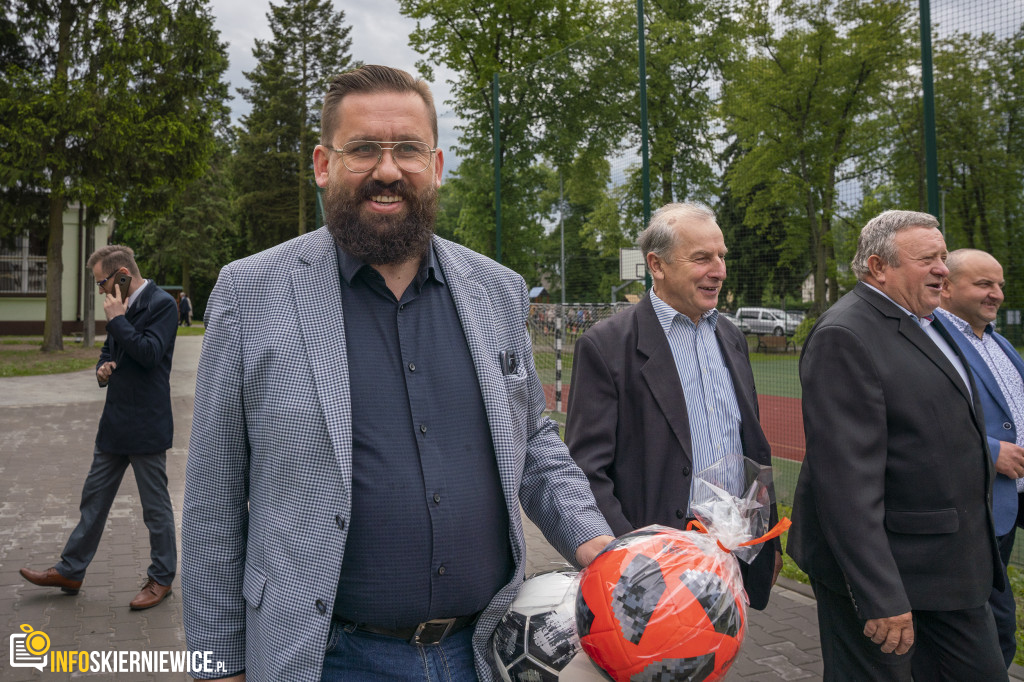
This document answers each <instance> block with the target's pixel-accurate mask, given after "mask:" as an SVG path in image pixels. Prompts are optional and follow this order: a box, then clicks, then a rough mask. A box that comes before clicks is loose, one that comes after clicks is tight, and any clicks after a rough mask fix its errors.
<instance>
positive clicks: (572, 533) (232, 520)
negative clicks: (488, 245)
mask: <svg viewBox="0 0 1024 682" xmlns="http://www.w3.org/2000/svg"><path fill="white" fill-rule="evenodd" d="M434 246H435V248H436V251H437V256H438V259H439V261H440V263H441V267H442V268H443V269H444V273H445V277H446V278H447V280H448V283H449V286H450V288H451V293H452V298H453V299H454V301H455V308H456V310H457V311H458V314H459V319H460V320H461V321H462V328H463V331H464V332H465V334H466V341H467V342H468V345H469V349H470V353H471V355H472V357H473V365H474V367H475V368H476V372H477V376H478V377H479V381H480V388H481V391H482V394H483V401H484V406H485V409H486V413H487V419H488V422H489V426H490V430H491V434H492V437H493V439H494V453H495V457H496V458H497V464H498V471H499V473H500V476H501V486H502V490H503V492H504V496H505V502H506V506H507V508H508V516H509V536H510V538H509V539H510V542H511V545H512V554H513V558H514V560H515V565H516V572H515V578H514V579H513V580H512V581H511V582H510V583H508V584H507V585H506V586H505V587H503V588H502V589H501V590H500V591H499V592H498V593H497V594H496V595H495V596H494V598H493V600H492V601H491V603H490V605H489V606H488V607H487V609H486V610H485V611H484V612H483V614H482V615H481V617H480V620H479V621H478V623H477V626H476V632H475V634H474V636H473V646H474V649H475V654H476V664H477V672H478V674H479V675H480V678H481V679H483V680H490V679H494V678H495V677H496V673H495V671H494V670H493V668H492V667H491V664H490V662H489V661H490V655H489V653H488V650H489V647H488V642H489V639H490V636H491V634H492V633H493V631H494V628H495V626H496V625H497V622H498V620H499V619H500V618H501V616H502V615H503V614H504V612H505V610H506V608H507V607H508V604H509V603H510V602H511V601H512V599H513V598H514V597H515V594H516V593H517V591H518V589H519V586H520V584H521V583H522V580H523V572H524V562H525V552H526V545H525V540H524V536H523V527H522V520H521V517H520V505H521V506H522V509H523V510H525V512H526V513H527V515H528V516H529V517H530V518H531V519H532V520H533V521H534V522H535V523H536V524H537V525H538V526H539V527H540V529H541V530H542V531H543V532H544V535H545V536H546V537H547V539H548V540H549V541H550V542H551V543H552V545H554V547H555V548H556V549H557V550H558V551H559V552H561V553H562V555H564V556H566V557H568V558H572V557H573V555H574V553H575V550H576V548H577V547H578V546H579V545H581V544H582V543H584V542H586V541H587V540H590V539H591V538H593V537H596V536H598V535H602V534H610V532H611V531H610V529H609V528H608V525H607V524H606V523H605V521H604V518H603V517H602V516H601V514H600V512H599V511H598V509H597V506H596V504H595V503H594V498H593V496H592V494H591V492H590V486H589V485H588V483H587V480H586V478H585V477H584V476H583V474H582V472H581V471H580V470H579V469H578V468H577V467H576V465H575V464H574V463H573V462H572V460H571V459H570V458H569V455H568V451H567V450H566V448H565V446H564V445H563V444H562V441H561V440H560V439H559V437H558V431H557V426H556V425H555V424H554V423H553V422H552V421H550V420H548V419H545V418H543V417H542V412H543V410H544V394H543V390H542V389H541V385H540V381H539V380H538V378H537V373H536V369H535V368H534V364H533V352H532V348H531V343H530V337H529V334H528V333H527V328H526V314H527V311H528V309H529V299H528V297H527V293H526V285H525V282H524V281H523V279H522V278H521V277H519V275H517V274H515V273H514V272H512V271H510V270H508V269H507V268H504V267H502V266H500V265H498V264H497V263H495V262H494V261H492V260H490V259H488V258H485V257H484V256H481V255H479V254H477V253H474V252H472V251H469V250H467V249H465V248H463V247H461V246H458V245H456V244H453V243H451V242H448V241H445V240H443V239H440V238H435V239H434ZM337 281H338V267H337V258H336V256H335V251H334V243H333V241H332V238H331V236H330V234H329V233H328V232H327V230H326V229H325V228H321V229H319V230H317V231H316V232H312V233H310V234H307V235H304V236H302V237H298V238H297V239H293V240H291V241H289V242H286V243H284V244H281V245H279V246H277V247H274V248H272V249H270V250H268V251H264V252H262V253H259V254H256V255H254V256H250V257H248V258H245V259H243V260H240V261H236V262H234V263H231V264H229V265H227V266H226V267H225V268H224V269H223V270H222V271H221V274H220V278H219V280H218V282H217V285H216V287H215V288H214V290H213V293H212V295H211V297H210V300H209V302H208V304H207V308H206V336H205V338H204V339H203V351H202V356H201V358H200V361H199V374H198V378H197V382H196V398H195V416H194V420H193V424H192V437H191V439H190V441H189V457H188V467H187V471H186V479H185V503H184V509H183V518H182V529H181V538H182V556H181V591H182V600H183V606H184V620H185V633H186V637H187V641H188V648H189V650H192V651H211V652H213V660H216V661H221V662H223V663H224V668H223V669H222V671H221V672H219V673H211V674H210V675H208V677H219V676H223V675H225V674H228V673H232V672H236V671H240V670H242V669H243V668H244V669H245V671H246V677H247V679H248V680H252V681H260V680H267V681H270V682H279V681H280V680H294V681H301V680H310V681H313V680H319V679H320V672H321V667H322V663H323V656H324V649H325V646H326V643H327V637H328V632H329V629H330V622H331V610H332V607H333V604H334V597H335V593H336V591H337V582H338V575H339V571H340V568H341V563H342V561H343V559H344V555H345V539H346V535H347V532H348V519H349V517H350V514H351V508H352V500H351V494H352V424H351V416H352V413H351V405H350V399H349V374H348V368H347V365H346V350H345V320H344V315H343V314H342V304H341V292H340V288H339V286H338V285H337ZM502 350H514V351H515V352H516V354H517V356H518V357H519V358H521V359H522V362H521V363H520V365H519V367H518V368H517V370H516V372H515V373H514V374H511V375H508V376H503V375H502V371H501V366H500V364H499V352H500V351H502ZM380 535H381V561H394V560H398V557H399V556H400V548H394V547H388V545H387V538H388V533H387V529H386V528H382V529H381V534H380Z"/></svg>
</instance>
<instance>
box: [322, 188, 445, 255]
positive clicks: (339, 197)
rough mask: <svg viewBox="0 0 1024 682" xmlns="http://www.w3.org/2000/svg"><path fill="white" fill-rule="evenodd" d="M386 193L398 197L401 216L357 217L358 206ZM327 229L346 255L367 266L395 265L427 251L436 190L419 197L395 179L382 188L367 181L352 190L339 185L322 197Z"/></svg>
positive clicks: (425, 191) (430, 235) (431, 234)
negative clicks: (400, 201) (367, 264)
mask: <svg viewBox="0 0 1024 682" xmlns="http://www.w3.org/2000/svg"><path fill="white" fill-rule="evenodd" d="M385 190H390V191H391V192H393V193H394V194H397V195H398V196H400V197H402V199H403V200H404V202H405V206H406V211H405V215H404V216H390V215H373V214H371V215H369V216H368V217H363V216H361V215H360V214H359V208H360V204H361V203H362V202H363V201H365V200H367V199H369V198H370V197H371V196H375V195H379V194H383V193H384V191H385ZM324 204H325V205H324V212H325V213H326V215H325V220H326V222H327V229H328V230H329V231H330V233H331V234H332V235H333V236H334V239H335V241H337V242H338V245H339V246H341V248H342V249H344V250H345V251H346V252H347V253H349V254H350V255H352V256H355V257H356V258H358V259H359V260H361V261H363V262H364V263H369V264H370V265H396V264H399V263H405V262H407V261H409V260H412V259H414V258H420V257H422V256H423V254H425V253H426V252H427V245H428V244H430V238H431V237H432V236H433V235H434V221H435V218H436V217H437V188H436V187H434V186H433V185H431V186H430V187H429V188H428V189H426V190H424V191H423V192H421V193H420V194H416V193H414V192H413V191H411V190H410V189H409V187H408V185H406V184H405V183H404V182H402V181H401V180H396V181H395V182H393V183H391V184H390V185H385V184H383V183H381V182H379V181H377V180H370V181H368V182H366V183H365V184H363V185H361V186H360V187H358V188H356V189H355V190H354V191H346V188H345V187H343V186H342V185H341V184H340V183H339V184H335V185H334V186H333V187H331V186H329V187H328V188H327V192H326V193H325V194H324Z"/></svg>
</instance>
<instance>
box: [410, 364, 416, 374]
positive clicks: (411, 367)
mask: <svg viewBox="0 0 1024 682" xmlns="http://www.w3.org/2000/svg"><path fill="white" fill-rule="evenodd" d="M409 371H410V372H415V371H416V363H415V362H410V363H409Z"/></svg>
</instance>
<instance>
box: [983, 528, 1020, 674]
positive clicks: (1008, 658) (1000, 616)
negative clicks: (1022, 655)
mask: <svg viewBox="0 0 1024 682" xmlns="http://www.w3.org/2000/svg"><path fill="white" fill-rule="evenodd" d="M1016 532H1017V528H1016V526H1015V527H1013V528H1011V529H1010V532H1009V533H1007V534H1006V535H1000V536H999V537H997V538H996V544H997V545H998V546H999V558H1000V559H1002V562H1003V565H1002V566H1001V567H1000V568H1001V569H1002V571H1003V581H1004V584H1003V589H1002V590H997V589H996V588H994V587H993V588H992V594H991V595H989V598H988V605H989V606H990V607H992V615H993V617H995V619H996V631H997V632H999V648H1000V649H1002V651H1003V662H1004V663H1006V667H1007V668H1009V667H1010V664H1011V663H1013V656H1014V654H1016V653H1017V603H1016V602H1015V601H1014V599H1013V590H1012V589H1010V578H1009V577H1008V576H1007V575H1006V567H1007V565H1008V564H1009V563H1010V553H1011V552H1013V538H1014V535H1015V533H1016Z"/></svg>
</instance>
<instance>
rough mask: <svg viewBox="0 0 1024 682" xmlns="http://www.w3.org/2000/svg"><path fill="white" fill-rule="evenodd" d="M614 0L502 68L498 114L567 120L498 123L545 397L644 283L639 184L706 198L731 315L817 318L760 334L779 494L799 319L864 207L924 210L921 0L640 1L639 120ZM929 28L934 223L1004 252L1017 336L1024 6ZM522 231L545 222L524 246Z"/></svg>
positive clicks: (629, 46)
mask: <svg viewBox="0 0 1024 682" xmlns="http://www.w3.org/2000/svg"><path fill="white" fill-rule="evenodd" d="M609 11H610V12H611V10H609ZM616 11H619V12H621V14H620V15H619V16H612V15H611V14H609V16H606V17H594V18H592V23H593V26H594V29H593V32H592V33H590V34H588V35H586V36H584V37H582V38H580V39H579V40H577V41H575V42H574V43H572V44H571V45H567V46H563V47H561V48H560V49H559V50H557V51H556V52H553V53H552V54H551V55H548V56H546V57H544V58H542V59H540V60H538V61H537V62H536V63H535V64H533V65H529V66H525V67H522V68H518V69H515V70H512V71H510V72H508V73H502V74H500V77H499V79H498V88H499V90H500V99H501V102H502V106H503V107H506V109H505V111H507V108H508V107H516V106H521V105H522V103H523V102H525V101H527V98H525V96H524V95H523V93H526V92H529V91H531V89H534V90H537V89H538V88H539V91H541V92H554V93H557V94H558V109H557V114H556V116H553V117H552V116H549V117H548V118H544V112H543V111H542V110H543V106H542V105H538V109H537V110H538V112H540V114H539V115H538V116H537V117H535V118H534V119H533V120H532V121H531V122H530V123H529V124H527V125H524V126H522V127H521V128H519V129H517V128H516V127H515V125H509V126H508V127H507V128H505V129H503V130H502V131H501V135H502V139H503V144H505V145H506V148H505V152H504V154H505V155H504V157H503V166H502V179H501V182H502V207H503V211H504V216H505V221H506V222H505V226H504V230H505V234H506V235H507V236H506V239H507V242H506V244H507V247H506V249H507V250H506V253H510V254H513V255H512V256H511V258H512V261H513V262H512V263H510V264H511V265H512V266H513V267H515V268H516V269H518V270H519V271H520V272H523V273H524V276H526V278H527V281H528V282H529V284H530V285H531V286H533V287H535V290H536V291H537V292H538V293H537V296H536V298H535V299H534V300H535V304H534V306H533V312H532V315H531V321H530V329H531V334H532V335H533V339H534V350H535V356H536V364H537V368H538V371H539V372H540V375H541V380H542V382H543V384H544V388H545V392H546V393H547V397H548V408H549V409H550V410H552V411H553V413H555V414H556V416H557V415H558V413H560V412H561V413H564V411H565V408H566V406H567V404H568V401H569V400H571V399H572V387H571V385H570V377H571V371H572V358H573V346H574V343H575V340H576V339H577V338H578V337H579V335H580V334H581V333H583V332H584V331H585V330H586V329H588V328H589V327H590V326H592V325H593V324H595V323H596V322H598V321H600V320H602V319H605V318H607V317H608V316H610V315H612V314H614V312H616V311H618V310H620V309H622V308H623V306H628V305H630V303H631V302H635V301H636V300H637V299H638V297H639V296H642V295H643V293H644V288H643V283H642V282H632V283H629V282H627V281H624V280H622V279H620V276H619V273H618V262H619V259H618V256H617V254H618V250H619V249H620V248H628V247H631V246H633V245H634V244H635V239H636V236H637V234H638V233H639V231H640V230H641V229H642V227H643V213H644V212H643V204H644V190H645V187H649V189H647V198H648V200H649V203H650V206H651V207H652V208H653V209H656V208H658V207H659V206H661V205H663V204H665V203H668V202H672V201H700V202H703V203H705V204H707V205H709V206H711V207H713V208H714V209H715V211H716V214H717V216H718V220H719V224H720V225H721V227H722V229H723V232H724V234H725V240H726V245H727V246H728V248H729V258H728V278H727V280H726V282H725V287H724V290H723V294H722V296H721V298H720V308H721V310H723V311H729V312H735V311H737V310H738V309H740V308H744V307H747V308H749V307H765V308H774V309H780V310H782V311H786V313H790V312H797V313H798V314H799V316H800V317H805V318H806V321H805V322H804V323H803V326H801V327H798V326H797V325H792V326H790V325H783V326H784V327H785V331H784V332H783V335H782V336H783V338H784V339H785V340H784V341H782V342H779V341H771V340H770V339H767V338H766V337H768V336H771V335H772V334H771V333H768V332H761V333H757V332H756V331H753V330H752V331H751V332H750V333H748V336H747V338H748V344H749V348H750V351H751V354H750V359H751V365H752V367H753V371H754V377H755V381H756V385H757V391H758V394H759V400H760V415H761V421H762V426H763V427H764V430H765V433H766V435H767V436H768V439H769V441H770V442H771V445H772V451H773V459H774V466H775V480H776V486H777V493H778V498H779V500H780V501H782V502H784V503H786V504H791V501H792V494H793V490H794V488H795V485H796V480H797V476H798V474H799V471H800V463H801V462H802V460H803V455H804V437H803V424H802V417H801V403H800V401H801V389H800V382H799V375H798V362H799V352H800V343H801V339H802V338H803V336H804V332H806V330H807V329H809V327H810V325H811V324H812V323H813V321H814V320H815V319H816V316H817V315H818V314H820V312H821V311H823V310H825V309H827V308H828V307H829V306H830V305H832V304H833V303H835V301H837V300H838V299H839V297H840V296H842V295H843V294H844V293H845V292H846V291H849V290H850V288H852V286H853V285H854V283H855V279H854V277H853V275H852V274H851V273H850V271H849V266H848V264H849V262H850V259H851V258H852V256H853V253H854V251H855V249H856V240H857V236H858V234H859V231H860V228H861V227H862V226H863V225H864V224H865V223H866V222H867V220H868V219H869V218H870V217H872V216H874V215H877V214H878V213H880V212H881V211H883V210H886V209H888V208H903V209H911V210H922V211H927V210H928V206H929V204H928V196H927V195H928V192H927V182H926V159H927V157H928V155H929V151H930V150H929V149H928V148H926V135H925V130H924V114H923V104H922V89H923V84H922V52H921V34H920V23H919V21H920V14H919V3H917V2H905V1H900V0H833V1H831V2H824V1H817V0H797V1H795V2H787V3H777V2H767V1H765V0H736V1H732V0H712V1H709V2H704V3H657V2H653V1H650V2H647V4H646V8H645V15H644V27H645V39H646V65H647V102H646V104H647V107H646V109H647V113H648V129H647V130H646V131H645V130H644V129H643V126H642V125H641V120H640V112H641V109H642V106H641V105H642V103H641V102H640V101H639V96H638V90H637V88H636V86H635V84H636V83H637V82H638V80H637V76H636V64H637V52H636V50H637V36H636V27H637V18H636V15H635V14H634V15H633V16H632V18H630V17H629V16H628V10H627V9H622V8H619V9H618V10H616ZM631 22H632V23H631ZM931 35H932V62H933V71H934V92H935V129H936V145H935V148H934V152H935V154H936V156H937V159H938V185H939V195H940V199H941V200H940V205H939V210H938V217H939V219H940V222H941V224H942V227H943V231H944V234H945V237H946V242H947V246H948V248H949V249H950V250H953V249H957V248H963V247H971V248H979V249H982V250H985V251H988V252H990V253H992V254H993V255H994V256H995V257H996V258H997V259H998V260H999V261H1000V262H1001V263H1002V264H1003V267H1004V272H1005V276H1006V282H1007V284H1006V289H1005V294H1006V300H1005V302H1004V304H1003V309H1002V310H1001V311H1000V314H999V318H998V320H997V326H998V327H999V329H1000V332H1001V333H1003V334H1004V335H1005V336H1007V337H1008V338H1009V339H1010V340H1011V341H1012V342H1014V343H1015V344H1017V345H1018V347H1020V346H1021V345H1024V326H1022V322H1024V315H1022V313H1021V311H1022V310H1024V3H1021V2H1020V1H1019V0H976V1H974V2H962V1H960V2H957V1H953V0H932V2H931ZM549 113H550V112H549ZM616 117H617V118H616ZM501 120H502V121H503V122H506V118H505V114H502V118H501ZM513 123H514V122H513ZM517 136H518V137H517ZM559 141H561V142H562V143H563V144H561V145H559ZM644 145H646V146H647V147H648V148H649V151H650V169H649V183H645V182H644V181H643V178H642V176H643V169H642V165H641V156H640V149H641V148H642V147H643V146H644ZM538 169H539V170H538ZM531 178H533V180H534V181H536V180H537V179H538V178H540V185H539V186H538V187H536V188H534V189H533V190H530V189H529V187H528V185H529V182H530V181H531ZM526 197H532V199H531V200H532V201H533V203H529V202H525V203H524V198H526ZM524 206H529V207H531V208H530V210H523V207H524ZM531 221H532V223H531ZM528 224H532V225H533V227H531V228H529V229H527V228H525V227H524V226H526V225H528ZM530 230H533V232H532V233H531V232H530ZM519 233H522V234H524V235H525V234H528V233H529V234H533V235H534V236H533V237H531V238H530V240H529V241H524V242H521V243H519V244H518V245H517V243H516V242H515V239H516V237H515V235H516V234H519ZM517 249H518V250H519V252H521V253H520V256H519V260H515V259H516V256H515V255H514V254H515V253H517ZM524 254H525V255H524ZM617 287H621V290H617ZM559 301H562V302H565V303H559ZM572 301H579V303H572ZM783 317H784V318H786V317H788V315H786V314H785V313H783ZM1021 545H1022V543H1018V548H1017V550H1016V552H1015V557H1014V559H1015V562H1016V563H1017V565H1018V566H1021V565H1024V554H1022V551H1024V548H1022V547H1021Z"/></svg>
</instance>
